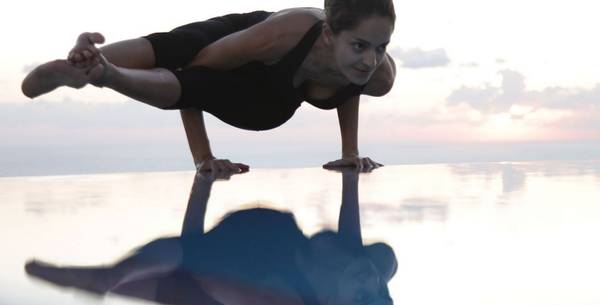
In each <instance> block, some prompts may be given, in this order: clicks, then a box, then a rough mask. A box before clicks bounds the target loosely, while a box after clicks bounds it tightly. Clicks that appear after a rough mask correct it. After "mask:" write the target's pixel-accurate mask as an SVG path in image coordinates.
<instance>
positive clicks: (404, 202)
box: [0, 162, 600, 305]
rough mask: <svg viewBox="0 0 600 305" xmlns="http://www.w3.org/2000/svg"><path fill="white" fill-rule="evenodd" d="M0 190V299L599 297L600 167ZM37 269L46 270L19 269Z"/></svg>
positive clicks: (67, 183)
mask: <svg viewBox="0 0 600 305" xmlns="http://www.w3.org/2000/svg"><path fill="white" fill-rule="evenodd" d="M193 185H194V187H193V188H192V186H193ZM0 189H1V190H2V192H1V193H0V204H1V205H0V208H1V214H0V241H1V242H2V244H3V254H2V259H1V260H0V264H2V267H3V268H2V270H3V272H2V274H0V304H138V303H140V304H141V303H143V304H148V303H154V302H156V301H160V302H162V303H171V304H213V303H214V302H218V303H221V304H227V303H232V304H233V303H236V302H238V299H233V298H235V297H238V298H239V299H241V300H243V301H244V302H246V303H247V304H255V303H264V302H265V301H264V300H265V299H264V298H271V299H269V300H277V302H279V301H281V302H285V303H287V304H303V303H305V304H310V303H314V304H318V303H325V302H323V301H324V300H331V299H328V298H327V297H326V295H328V294H335V295H336V296H337V297H336V298H335V300H337V303H338V304H351V303H352V302H354V304H357V303H358V304H360V303H361V302H362V303H366V304H368V303H369V302H371V303H372V304H385V302H387V299H386V298H385V297H384V296H385V292H386V290H387V291H389V294H390V296H391V297H392V299H393V300H394V303H395V304H507V303H511V304H540V305H541V304H598V303H599V302H600V292H597V289H596V288H597V280H596V279H597V275H598V274H599V272H600V261H599V260H598V259H597V257H600V246H599V245H598V243H597V242H595V239H596V237H595V235H597V233H596V232H599V231H600V162H536V163H483V164H458V165H410V166H387V167H384V168H381V169H378V170H376V171H374V172H372V173H370V174H360V175H353V174H348V173H346V174H342V173H338V172H330V171H324V170H322V169H293V170H253V171H251V172H250V173H247V174H244V175H236V176H233V177H231V179H230V180H229V181H216V182H212V183H211V179H204V180H203V179H202V178H201V177H200V178H199V177H197V176H195V175H194V173H193V172H183V173H153V174H114V175H95V176H94V175H90V176H71V177H67V176H65V177H35V178H1V179H0ZM190 190H193V191H192V192H191V195H190ZM209 193H210V198H208V194H209ZM203 204H205V205H203ZM257 206H260V207H261V208H262V209H258V210H257V209H252V208H254V207H257ZM271 210H279V211H287V212H289V213H287V212H286V213H280V212H275V211H271ZM235 211H242V212H237V213H236V214H233V216H240V215H241V216H242V217H238V218H237V220H235V221H232V222H230V223H229V224H230V226H229V227H227V228H226V230H221V231H220V233H219V234H221V235H219V234H213V235H214V236H218V238H213V239H212V240H210V238H208V237H206V236H209V235H210V234H211V232H216V231H218V228H219V224H220V222H221V220H222V219H223V218H224V217H225V216H226V215H228V214H231V213H235ZM359 212H360V213H359ZM202 215H204V217H202ZM292 216H293V218H292ZM358 217H360V230H357V228H358V226H357V223H358V222H357V218H358ZM202 219H203V221H202ZM265 219H266V220H265ZM344 219H345V220H344ZM294 220H295V221H294ZM338 223H340V224H341V226H340V231H341V232H340V231H338ZM232 224H233V225H232ZM251 224H255V225H251ZM270 224H273V225H274V226H275V227H277V228H286V229H279V230H271V229H270V227H269V225H270ZM202 227H204V231H203V232H204V233H205V234H204V235H202V234H201V233H200V232H202V230H201V228H202ZM221 227H223V223H221ZM239 228H243V230H241V229H240V230H238V229H239ZM327 229H330V230H332V232H330V233H323V234H320V235H319V234H318V233H319V232H322V231H323V230H327ZM188 232H192V233H191V235H190V234H188ZM196 232H198V233H196ZM236 232H240V234H236ZM315 234H317V236H323V238H321V239H312V241H313V242H311V239H310V238H311V237H313V236H315ZM359 234H360V235H359ZM181 236H184V237H181ZM189 236H191V237H190V238H188V237H189ZM225 237H226V238H225ZM358 237H359V238H358ZM207 240H208V241H207ZM224 240H225V241H227V242H225V243H224V242H220V241H224ZM249 240H252V242H248V241H249ZM268 240H274V242H268ZM315 241H317V242H315ZM361 241H362V244H364V245H365V246H366V247H360V246H357V245H360V244H361ZM376 242H383V243H385V244H387V245H389V246H390V248H391V249H393V253H395V258H396V261H397V272H396V273H395V275H394V276H393V277H391V280H390V281H389V283H387V285H384V284H385V283H386V279H387V278H390V276H391V274H393V272H386V270H387V271H390V270H392V269H395V265H394V264H393V263H390V262H393V261H394V260H393V259H390V255H386V253H390V252H389V251H387V252H386V251H385V250H384V251H381V250H379V252H378V253H379V254H373V253H375V252H377V251H378V250H373V249H375V247H371V248H369V245H372V244H373V243H376ZM240 245H241V246H240ZM251 245H253V247H251ZM274 245H277V246H274ZM331 245H335V246H333V247H332V246H331ZM377 245H382V244H377ZM144 246H145V247H144ZM140 247H142V248H140ZM249 247H250V248H253V250H250V251H248V250H247V249H248V248H249ZM307 247H308V248H310V249H313V251H312V252H310V251H308V252H307V251H306V249H307ZM384 248H385V247H384ZM205 249H211V251H204V250H205ZM244 249H246V250H244ZM314 249H318V250H314ZM361 249H363V250H361ZM366 249H371V250H366ZM385 249H387V248H385ZM178 251H179V252H178ZM178 253H181V254H182V255H178ZM207 253H208V254H207ZM227 253H235V254H236V255H227ZM298 253H303V254H304V255H297V254H298ZM306 253H320V254H322V255H320V256H319V255H312V256H311V255H307V254H306ZM261 257H262V259H260V258H261ZM299 257H300V258H304V259H299ZM198 258H201V259H198ZM265 258H266V259H265ZM307 258H311V259H312V261H317V262H319V263H320V265H319V264H317V263H314V262H313V263H312V264H310V263H309V261H311V259H307ZM31 259H38V260H41V261H44V262H48V263H51V264H52V265H51V266H49V265H45V264H41V263H40V264H34V265H29V272H30V273H32V274H34V275H36V276H32V275H27V274H26V272H25V270H24V267H25V264H26V262H27V261H29V260H31ZM136 259H137V261H136ZM131 262H133V263H131ZM249 262H253V263H254V264H250V263H249ZM127 263H129V264H127ZM236 264H238V265H236ZM54 266H62V267H64V266H71V267H74V266H87V267H91V266H96V267H97V269H84V271H81V269H76V268H75V269H73V268H72V269H61V268H58V267H57V268H55V267H54ZM117 266H119V267H120V269H119V268H116V267H117ZM173 266H175V267H177V268H172V267H173ZM232 266H234V267H232ZM311 266H312V268H311ZM315 266H319V267H315ZM391 266H394V268H392V267H391ZM301 267H302V268H304V269H302V268H301ZM328 268H329V269H328ZM99 270H104V271H99ZM106 270H113V272H112V273H110V272H106ZM306 270H313V272H309V271H306ZM314 270H318V271H321V272H319V273H318V272H315V271H314ZM326 270H328V271H326ZM96 271H98V272H96ZM61 272H62V273H61ZM94 272H95V273H94ZM267 273H268V274H267ZM106 274H110V276H107V275H106ZM94 278H95V279H96V283H94ZM319 279H321V280H323V279H326V281H324V282H325V283H329V284H330V285H325V284H323V285H319V284H315V283H317V282H318V280H319ZM115 282H117V283H118V285H116V287H115V285H114V283H115ZM52 283H53V284H52ZM331 283H336V285H331ZM61 285H62V286H79V287H80V288H64V287H62V286H61ZM334 286H335V287H334ZM106 287H111V291H112V292H111V293H108V294H103V291H104V290H106V289H107V288H106ZM307 287H312V288H307ZM314 287H317V288H316V289H313V288H314ZM357 287H358V288H357ZM384 287H385V289H384ZM86 290H87V291H90V290H94V291H95V293H86V292H84V291H86ZM333 291H335V293H334V292H333ZM371 292H372V293H371ZM124 295H127V296H124ZM378 296H381V297H380V298H379V297H378ZM150 300H154V301H150ZM375 301H377V302H379V303H375ZM253 302H254V303H253ZM273 303H275V301H273ZM335 303H336V302H334V304H335ZM215 304H217V303H215Z"/></svg>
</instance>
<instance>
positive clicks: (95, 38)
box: [89, 32, 105, 44]
mask: <svg viewBox="0 0 600 305" xmlns="http://www.w3.org/2000/svg"><path fill="white" fill-rule="evenodd" d="M89 40H90V42H91V43H99V44H103V43H104V41H105V39H104V36H103V35H102V34H100V33H98V32H95V33H90V35H89Z"/></svg>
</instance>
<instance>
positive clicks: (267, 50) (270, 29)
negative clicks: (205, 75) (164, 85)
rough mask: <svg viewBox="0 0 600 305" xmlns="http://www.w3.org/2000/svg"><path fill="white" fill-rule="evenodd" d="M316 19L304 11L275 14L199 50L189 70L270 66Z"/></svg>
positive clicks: (298, 39)
mask: <svg viewBox="0 0 600 305" xmlns="http://www.w3.org/2000/svg"><path fill="white" fill-rule="evenodd" d="M317 20H318V18H317V17H316V16H315V15H314V14H311V13H309V12H306V11H304V10H299V11H289V12H283V11H282V12H278V13H275V14H273V15H272V16H270V17H269V18H267V19H266V20H264V21H262V22H259V23H257V24H255V25H253V26H251V27H249V28H247V29H244V30H242V31H239V32H235V33H232V34H230V35H227V36H225V37H223V38H221V39H219V40H217V41H215V42H214V43H212V44H210V45H208V46H207V47H205V48H204V49H202V50H201V51H200V52H198V54H196V57H195V58H194V59H193V60H192V62H191V63H190V64H189V66H205V67H209V68H213V69H218V70H225V71H226V70H231V69H234V68H237V67H239V66H242V65H244V64H246V63H249V62H252V61H260V62H263V63H266V64H272V63H275V62H277V61H278V60H280V59H281V58H282V57H283V56H284V55H285V54H286V53H287V52H288V51H289V50H290V49H292V48H293V47H294V46H295V45H296V44H297V43H298V42H299V41H300V39H301V38H302V36H303V34H304V32H305V31H306V29H308V28H310V26H311V25H312V24H314V22H316V21H317Z"/></svg>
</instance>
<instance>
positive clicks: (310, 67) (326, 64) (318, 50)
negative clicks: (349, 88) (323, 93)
mask: <svg viewBox="0 0 600 305" xmlns="http://www.w3.org/2000/svg"><path fill="white" fill-rule="evenodd" d="M333 54H334V53H333V49H332V46H331V45H329V44H327V43H326V42H325V41H324V38H323V35H320V36H319V38H318V39H317V41H315V44H314V46H313V48H312V50H311V51H310V52H309V53H308V55H307V57H306V60H305V61H304V63H303V64H302V66H301V73H302V79H303V80H304V81H310V82H313V83H317V84H319V85H322V86H326V87H342V86H346V85H348V84H349V83H350V81H348V79H347V78H346V77H345V76H344V75H343V74H342V73H340V71H339V69H338V68H337V65H336V61H335V58H334V56H333Z"/></svg>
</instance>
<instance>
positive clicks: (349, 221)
mask: <svg viewBox="0 0 600 305" xmlns="http://www.w3.org/2000/svg"><path fill="white" fill-rule="evenodd" d="M342 179H343V180H342V206H341V207H340V216H339V219H338V234H340V236H342V237H343V238H345V239H346V240H348V241H350V242H351V243H352V244H354V245H360V246H362V235H361V230H360V208H359V205H358V172H357V171H353V170H345V171H342Z"/></svg>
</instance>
